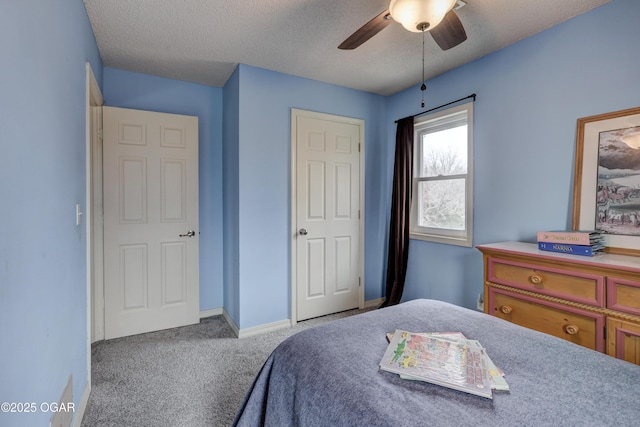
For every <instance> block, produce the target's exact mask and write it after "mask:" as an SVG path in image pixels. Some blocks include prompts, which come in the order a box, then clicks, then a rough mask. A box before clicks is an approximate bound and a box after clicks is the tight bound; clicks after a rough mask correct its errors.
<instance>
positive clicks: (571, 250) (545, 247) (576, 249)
mask: <svg viewBox="0 0 640 427" xmlns="http://www.w3.org/2000/svg"><path fill="white" fill-rule="evenodd" d="M538 249H540V250H541V251H549V252H560V253H563V254H571V255H584V256H594V255H598V254H602V253H604V246H603V245H593V246H583V245H569V244H565V243H547V242H538Z"/></svg>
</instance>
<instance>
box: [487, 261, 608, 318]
mask: <svg viewBox="0 0 640 427" xmlns="http://www.w3.org/2000/svg"><path fill="white" fill-rule="evenodd" d="M487 267H488V271H487V279H488V280H489V281H490V282H494V283H499V284H502V285H507V286H511V287H514V288H519V289H525V290H529V291H532V292H536V293H539V294H545V295H549V296H553V297H557V298H562V299H565V300H568V301H574V302H578V303H582V304H587V305H592V306H596V307H604V277H603V276H600V275H595V274H589V273H585V272H578V271H575V272H574V271H569V270H567V269H563V270H560V269H557V268H555V267H553V266H551V265H544V264H540V265H538V264H528V263H520V262H517V261H511V260H506V259H500V258H489V261H488V265H487Z"/></svg>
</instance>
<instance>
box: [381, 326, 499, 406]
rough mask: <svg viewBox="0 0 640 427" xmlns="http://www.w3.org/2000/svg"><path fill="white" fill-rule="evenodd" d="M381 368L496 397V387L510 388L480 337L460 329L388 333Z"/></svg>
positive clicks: (420, 379)
mask: <svg viewBox="0 0 640 427" xmlns="http://www.w3.org/2000/svg"><path fill="white" fill-rule="evenodd" d="M387 339H388V340H389V346H388V347H387V350H386V352H385V354H384V356H383V357H382V360H381V361H380V369H382V370H384V371H388V372H393V373H396V374H399V375H400V378H402V379H406V380H418V381H425V382H428V383H431V384H437V385H440V386H443V387H448V388H452V389H454V390H459V391H464V392H466V393H471V394H475V395H477V396H482V397H485V398H488V399H493V394H492V391H493V390H501V391H509V385H508V384H507V382H506V381H505V379H504V373H503V372H502V371H501V370H500V369H498V368H497V367H496V365H494V364H493V362H492V361H491V359H490V358H489V356H488V355H487V352H486V350H485V349H484V348H483V347H482V346H481V345H480V343H479V342H478V341H476V340H468V339H467V338H466V337H465V336H464V335H463V334H462V333H460V332H434V333H412V332H407V331H403V330H396V331H395V333H393V334H388V335H387Z"/></svg>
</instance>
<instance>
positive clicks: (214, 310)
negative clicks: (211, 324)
mask: <svg viewBox="0 0 640 427" xmlns="http://www.w3.org/2000/svg"><path fill="white" fill-rule="evenodd" d="M222 311H223V310H222V307H220V308H212V309H211V310H202V311H200V318H201V319H204V318H205V317H211V316H220V315H221V314H222Z"/></svg>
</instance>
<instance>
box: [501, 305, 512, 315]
mask: <svg viewBox="0 0 640 427" xmlns="http://www.w3.org/2000/svg"><path fill="white" fill-rule="evenodd" d="M500 311H501V312H503V313H504V314H509V313H511V312H512V311H513V309H512V308H511V307H509V306H508V305H503V306H502V307H500Z"/></svg>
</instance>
